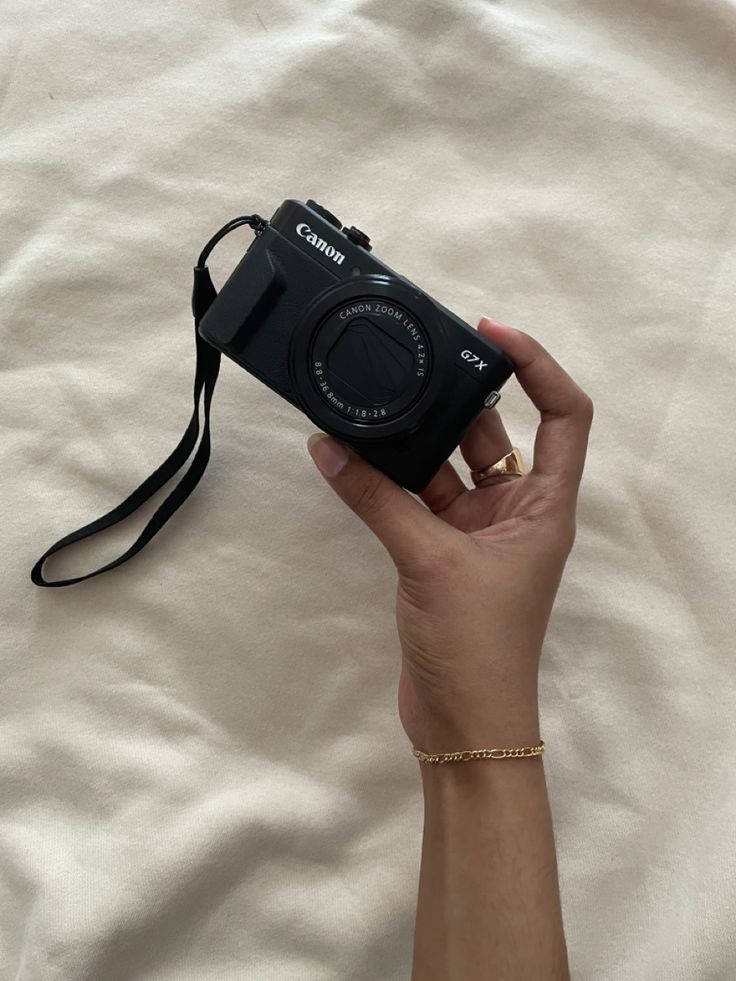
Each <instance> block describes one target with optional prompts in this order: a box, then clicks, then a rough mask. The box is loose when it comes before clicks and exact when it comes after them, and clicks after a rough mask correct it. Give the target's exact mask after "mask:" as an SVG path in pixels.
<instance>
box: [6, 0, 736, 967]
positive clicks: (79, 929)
mask: <svg viewBox="0 0 736 981" xmlns="http://www.w3.org/2000/svg"><path fill="white" fill-rule="evenodd" d="M0 13H1V14H2V17H1V18H0V20H1V22H2V24H3V28H2V35H1V36H2V42H1V43H2V62H1V63H0V85H1V91H2V106H1V107H0V131H1V133H2V138H1V140H0V174H1V175H2V176H1V178H0V179H1V181H2V200H1V201H0V207H1V208H2V244H1V245H0V260H1V264H0V287H1V289H2V309H3V371H2V385H3V388H2V398H1V399H0V422H1V423H2V429H3V440H2V453H3V465H2V494H1V496H0V508H1V509H2V511H1V514H2V532H3V552H2V554H3V563H4V567H5V568H4V580H3V581H4V589H3V595H2V604H3V605H2V616H3V658H2V662H1V664H2V686H1V687H0V977H2V978H3V979H9V981H10V979H14V981H130V979H136V981H190V979H191V981H194V979H197V981H200V979H206V981H234V979H256V981H346V979H349V981H384V979H399V978H406V977H408V974H409V964H410V951H411V935H412V927H413V914H414V905H415V892H416V880H417V872H418V861H419V845H420V834H421V801H420V795H419V784H418V780H417V772H416V769H417V768H416V763H415V762H414V761H413V760H412V759H411V757H410V756H409V752H408V746H407V744H406V740H405V737H404V735H403V732H402V730H401V729H400V726H399V723H398V721H397V718H396V713H395V707H394V706H395V691H394V689H395V685H396V680H397V672H398V659H397V655H398V651H397V642H396V638H395V634H394V626H393V620H392V604H393V575H392V569H391V567H390V565H389V563H388V561H387V559H386V558H385V556H384V555H383V554H382V552H381V550H380V548H379V547H378V545H377V544H376V543H375V542H374V541H373V540H372V539H371V537H370V536H369V534H368V533H367V531H366V530H365V529H364V528H363V527H362V526H361V525H360V524H359V523H358V521H357V520H356V519H355V518H354V517H353V516H352V515H351V514H349V513H348V512H346V511H345V510H344V509H343V508H342V507H341V506H340V503H339V501H337V499H336V498H335V497H334V496H333V495H332V494H331V493H330V491H329V489H328V488H327V487H325V485H324V484H323V482H322V481H321V480H320V478H319V477H318V475H317V474H316V473H315V471H314V470H313V467H312V466H311V464H310V462H309V461H308V458H307V456H306V453H305V449H304V443H305V440H306V437H307V435H308V434H309V432H310V431H311V429H312V427H311V425H310V423H309V422H308V421H307V420H306V419H305V418H303V417H302V416H300V415H299V414H298V413H296V412H295V411H294V410H292V409H291V408H290V407H289V406H288V405H287V404H286V403H284V402H282V401H281V400H280V399H279V398H278V397H277V396H275V395H274V394H272V393H271V392H269V391H268V390H266V389H265V388H263V387H262V386H260V385H259V384H258V383H257V382H255V381H254V380H253V379H252V378H250V377H249V376H247V375H246V374H245V373H244V372H242V371H241V370H240V369H239V368H237V367H236V366H234V365H232V364H230V363H228V364H225V365H224V367H223V371H222V376H221V382H220V387H219V390H218V392H217V395H216V399H215V409H214V453H213V461H212V463H211V466H210V470H209V471H208V473H207V475H206V477H205V479H204V481H203V482H202V484H201V486H200V487H199V489H198V490H197V492H196V494H195V495H194V497H193V498H192V499H191V500H190V502H188V503H187V505H186V506H185V507H184V508H183V509H182V511H181V512H180V513H179V514H178V515H177V516H176V518H175V519H174V520H173V521H172V522H171V524H170V525H169V526H168V527H167V529H166V530H165V531H164V532H162V534H161V535H160V536H159V538H158V539H157V540H156V542H155V544H154V545H153V546H151V547H150V548H149V549H147V550H146V552H144V553H143V554H142V555H141V556H139V557H138V558H137V559H136V560H135V561H133V562H131V563H130V564H128V565H127V566H126V567H124V568H123V569H121V570H119V571H117V572H115V573H112V574H110V575H107V576H103V577H101V578H98V579H96V580H94V581H91V582H89V583H87V584H84V585H82V586H79V587H74V588H73V589H70V590H48V591H40V590H38V589H36V588H35V587H33V586H32V585H31V584H30V582H29V578H28V572H29V569H30V566H31V564H32V562H33V561H34V560H35V558H36V557H37V555H38V554H40V552H41V551H42V549H43V548H44V547H45V546H46V545H48V544H49V543H50V542H51V541H53V540H55V539H56V538H57V537H59V536H60V535H61V534H62V533H65V532H66V531H68V530H70V529H72V528H74V527H76V526H78V525H79V524H81V523H83V522H84V521H86V520H88V519H90V518H92V517H94V516H96V515H97V514H99V513H101V512H102V511H103V510H105V509H107V508H108V507H111V506H112V505H113V504H115V503H117V501H118V500H119V499H121V497H122V496H123V494H124V493H126V492H127V491H128V490H129V489H131V488H132V487H133V486H134V485H135V484H136V483H138V482H139V481H140V480H141V479H142V478H143V477H144V476H146V475H147V474H148V473H149V472H150V470H151V469H153V467H154V466H155V465H157V464H158V462H159V461H160V460H161V459H162V458H163V456H164V455H166V453H168V451H169V449H170V448H171V447H172V446H173V444H174V443H175V441H176V440H177V439H178V437H179V435H180V431H181V430H182V428H183V426H184V422H185V419H186V417H187V415H188V412H189V405H190V397H191V396H190V385H191V373H192V334H191V326H190V319H189V300H188V297H189V291H190V274H191V266H192V264H193V262H194V260H195V258H196V255H197V252H198V249H199V248H200V247H201V245H202V244H203V242H204V241H205V240H206V239H207V237H208V236H209V235H210V234H211V233H212V232H213V231H214V230H216V229H217V228H218V227H219V226H220V224H222V223H223V222H224V221H225V220H227V219H228V218H230V217H232V216H234V215H236V214H239V213H243V212H249V211H253V210H255V211H259V212H261V213H263V214H265V215H270V213H271V212H272V210H274V209H275V208H276V206H277V205H278V204H279V203H280V202H281V200H282V199H283V198H285V197H300V198H302V199H305V198H306V197H314V198H316V199H317V200H319V201H321V202H322V203H324V204H325V205H326V206H327V207H328V208H330V209H331V210H334V211H335V212H336V213H337V214H339V215H340V216H341V217H342V218H343V219H344V220H346V221H347V222H348V223H355V224H356V225H358V226H359V227H361V228H364V229H365V230H366V231H367V232H368V233H369V234H370V235H371V237H372V239H373V242H374V246H375V250H376V253H377V254H378V255H379V256H380V257H381V258H382V259H384V260H385V261H387V262H388V263H389V264H391V265H392V266H394V267H395V268H397V269H398V270H399V271H401V272H403V273H405V274H406V275H407V276H409V277H410V278H411V279H413V280H414V281H416V282H419V283H420V284H422V285H423V286H424V287H425V288H426V289H427V290H428V291H429V292H430V293H431V294H433V295H434V296H436V297H437V298H438V299H439V300H441V301H442V302H444V303H445V304H446V305H447V306H449V307H450V308H452V309H453V310H456V311H457V312H458V313H459V314H460V315H462V316H464V317H465V318H467V319H468V320H470V321H472V322H475V321H476V320H477V318H478V317H479V316H480V315H482V314H485V313H487V314H491V315H493V316H495V317H497V318H498V319H501V320H505V321H506V322H509V323H512V324H515V325H518V326H521V327H524V328H526V329H528V330H529V331H531V332H532V333H534V334H535V335H537V336H538V337H539V338H540V339H541V340H542V342H543V343H545V344H546V345H547V346H548V347H549V348H550V349H551V350H552V351H553V352H554V354H555V355H556V356H557V357H558V358H559V360H560V361H561V362H562V363H563V364H564V365H565V366H566V367H567V368H568V369H569V370H570V371H571V373H572V374H573V375H574V376H575V377H576V378H577V379H578V380H579V381H580V382H581V384H582V385H583V386H584V387H586V388H587V389H588V391H589V392H590V393H591V394H592V396H593V398H594V400H595V403H596V407H597V415H596V420H595V424H594V430H593V434H592V439H591V448H590V458H589V464H588V468H587V473H586V478H585V481H584V485H583V488H582V492H581V501H580V520H579V533H578V542H577V545H576V548H575V551H574V553H573V556H572V558H571V560H570V563H569V567H568V572H567V575H566V578H565V581H564V584H563V587H562V589H561V592H560V597H559V603H558V606H557V608H556V611H555V614H554V617H553V621H552V623H551V627H550V631H549V636H548V641H547V645H546V652H545V658H544V667H543V677H542V700H543V725H544V736H545V738H546V739H547V741H548V744H549V749H550V752H549V756H548V763H547V768H548V774H549V781H550V787H551V794H552V801H553V807H554V811H555V816H556V828H557V838H558V843H559V857H560V872H561V883H562V891H563V896H564V905H565V918H566V924H567V932H568V940H569V946H570V955H571V961H572V964H573V970H574V975H575V977H576V978H580V979H586V981H587V979H604V981H662V979H667V981H693V979H702V981H729V979H734V978H736V952H735V950H734V939H733V938H734V933H733V929H734V921H735V919H736V915H735V914H736V903H735V901H734V878H735V872H736V857H735V853H736V849H735V845H736V840H735V834H734V819H735V818H736V789H735V783H734V776H733V767H732V762H733V758H734V753H735V752H736V730H735V727H734V718H735V711H734V710H735V709H736V697H735V686H736V682H735V680H734V679H735V676H736V665H735V664H734V647H733V644H734V627H735V626H736V624H735V622H734V602H733V589H734V571H735V569H734V553H735V551H736V542H735V540H734V517H735V515H734V485H735V484H736V454H734V448H735V447H734V435H733V420H734V415H735V410H736V404H735V402H736V399H735V398H734V371H735V369H736V356H735V355H734V314H735V313H736V310H735V303H734V289H733V287H734V280H735V276H736V253H735V249H734V242H735V240H736V217H735V214H736V213H735V211H734V191H735V190H736V186H735V185H736V159H735V157H736V153H735V148H736V115H735V113H734V105H735V104H736V6H735V5H734V3H733V2H732V0H697V2H691V3H686V2H683V0H647V2H646V3H642V2H641V0H588V2H573V0H569V2H562V3H558V4H544V3H539V2H533V0H518V2H516V0H513V2H512V0H499V2H485V0H457V2H454V3H439V2H436V0H423V2H414V3H410V2H389V0H325V2H316V0H311V2H309V0H299V2H296V0H275V2H271V3H266V2H265V0H262V2H261V3H260V4H259V5H258V6H257V7H256V6H254V5H253V4H251V3H247V2H236V0H215V2H213V3H210V4H207V5H201V4H198V3H194V2H193V0H179V2H176V3H174V2H168V3H167V2H163V0H162V2H159V3H153V4H141V3H134V2H132V0H119V2H118V3H115V4H112V5H111V4H100V3H91V2H84V0H68V2H67V3H65V4H53V3H50V2H41V3H39V2H30V0H6V2H5V3H4V4H3V5H2V9H1V11H0ZM247 240H248V236H247V235H246V234H245V233H242V232H241V233H237V234H235V235H233V236H232V237H231V240H229V241H228V242H226V243H224V244H223V245H222V246H221V247H220V249H219V250H218V253H217V254H216V256H215V258H214V260H213V269H214V273H215V276H216V278H218V282H222V279H223V276H224V275H225V274H226V273H227V271H228V270H229V268H231V266H232V264H233V263H234V261H235V260H236V259H237V258H238V255H239V253H240V251H242V249H243V248H244V245H245V243H246V241H247ZM501 408H502V412H503V415H504V418H505V420H506V422H507V426H508V428H509V430H510V432H511V433H512V434H513V437H514V439H515V440H516V441H517V442H518V443H519V445H520V446H521V447H522V449H523V450H524V451H525V453H526V454H527V457H528V456H529V455H530V453H531V444H532V437H533V428H534V416H533V413H532V411H531V409H530V407H529V405H528V404H527V403H526V401H525V399H524V398H523V397H522V395H521V393H520V391H519V389H518V388H517V387H516V385H515V383H511V384H509V386H508V387H507V389H506V390H505V393H504V397H503V400H502V402H501ZM134 530H135V529H134V528H133V527H128V528H127V529H125V534H126V536H127V540H130V539H131V537H132V534H133V532H134ZM122 541H123V538H122V537H119V538H116V537H114V536H113V538H112V539H110V540H108V541H107V543H103V544H101V545H100V546H99V547H96V548H95V549H90V550H87V551H86V552H84V553H82V552H81V550H80V555H79V556H78V557H76V558H74V559H72V558H71V557H70V559H69V561H68V562H65V564H64V565H63V566H61V565H60V564H57V566H56V570H57V571H63V570H67V569H69V570H70V569H72V568H81V564H82V563H83V562H87V563H88V566H87V567H89V564H90V563H91V562H92V561H93V559H94V558H95V557H99V556H101V555H103V554H105V555H111V554H113V552H114V549H115V546H116V544H117V545H120V544H121V543H122Z"/></svg>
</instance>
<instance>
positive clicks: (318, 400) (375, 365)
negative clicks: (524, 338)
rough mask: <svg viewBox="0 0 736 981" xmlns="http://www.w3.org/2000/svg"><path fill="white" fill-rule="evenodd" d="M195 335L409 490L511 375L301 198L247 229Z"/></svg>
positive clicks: (360, 239) (490, 349) (356, 234)
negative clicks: (242, 248)
mask: <svg viewBox="0 0 736 981" xmlns="http://www.w3.org/2000/svg"><path fill="white" fill-rule="evenodd" d="M199 332H200V334H201V336H202V337H203V338H204V339H205V340H206V341H207V342H208V343H209V344H211V345H212V346H213V347H215V348H217V349H218V350H220V351H222V353H223V354H226V355H227V356H228V357H229V358H231V359H232V360H233V361H235V362H236V363H237V364H239V365H240V366H241V367H243V368H245V370H246V371H248V372H250V373H251V374H252V375H254V376H255V377H256V378H258V379H259V380H260V381H262V382H263V383H264V384H266V385H268V386H269V388H271V389H273V390H274V391H275V392H277V393H278V394H279V395H280V396H281V397H282V398H285V399H287V400H288V401H289V402H291V403H292V404H293V405H294V406H296V408H298V409H300V410H301V411H302V412H304V413H305V414H306V415H307V416H309V418H310V419H311V420H312V421H313V422H314V423H315V425H316V426H318V427H319V428H320V429H322V430H323V431H324V432H326V433H329V434H331V435H333V436H335V437H337V438H338V439H340V440H341V441H342V442H344V443H346V444H348V445H349V446H351V447H352V448H353V449H354V450H355V451H356V452H357V453H359V454H360V455H361V456H362V457H363V458H364V459H366V460H367V461H368V462H369V463H371V464H372V465H373V466H375V467H377V468H378V469H380V470H382V471H383V472H384V473H386V474H387V475H388V476H389V477H391V478H392V479H393V480H395V481H396V482H397V483H399V484H401V485H402V486H404V487H406V488H408V489H409V490H411V491H414V492H418V491H421V490H422V489H423V488H424V487H425V486H426V484H427V483H428V482H429V480H430V479H431V478H432V476H433V475H434V474H435V473H436V472H437V470H438V469H439V467H440V466H441V465H442V463H443V461H444V460H445V459H447V457H448V456H449V455H450V454H451V453H452V451H453V450H454V449H455V447H456V446H457V444H458V442H459V441H460V439H461V438H462V435H463V433H464V432H465V430H466V429H467V427H468V426H469V425H470V423H471V422H472V421H473V420H474V419H475V418H476V416H477V415H478V414H479V413H480V412H481V411H482V410H483V409H484V407H489V406H491V405H493V404H495V402H496V401H497V400H498V398H499V397H500V396H499V394H498V392H499V389H500V388H501V386H502V385H503V383H504V382H505V381H506V380H507V379H508V378H509V377H510V375H511V374H512V372H513V368H514V366H513V362H512V361H511V360H510V358H509V357H508V356H507V355H506V354H504V352H503V351H502V350H501V349H500V348H499V347H497V346H496V345H495V344H492V343H491V342H490V341H488V340H486V339H485V338H483V337H482V336H481V335H479V334H478V332H477V331H475V330H473V329H472V328H471V327H470V326H468V324H466V323H464V322H463V321H462V320H460V319H459V318H458V317H456V316H455V315H454V314H453V313H451V312H450V311H449V310H447V309H446V308H445V307H443V306H442V305H441V304H439V303H437V301H436V300H433V299H432V298H431V297H430V296H428V295H427V294H426V293H424V292H422V290H420V289H419V288H418V287H416V286H415V285H414V284H413V283H411V282H409V280H408V279H406V278H405V277H404V276H400V275H398V274H397V273H395V272H394V271H393V270H392V269H390V268H389V267H388V266H386V265H385V264H384V263H382V262H380V261H379V260H378V259H376V257H375V256H373V255H372V254H371V246H370V240H369V239H368V236H367V235H365V233H363V232H361V231H360V230H359V229H357V228H354V227H351V228H347V227H343V226H342V223H341V222H340V221H339V220H338V219H337V218H335V216H334V215H332V214H331V213H330V212H329V211H327V210H326V209H325V208H323V207H322V206H321V205H318V204H317V203H316V202H314V201H311V200H310V201H307V202H306V203H303V202H301V201H296V200H291V199H289V200H286V201H284V202H283V204H282V205H281V206H280V207H279V208H278V209H277V210H276V212H275V213H274V215H273V217H272V218H271V220H270V222H268V223H267V224H265V227H263V228H262V229H261V230H259V231H258V232H257V235H256V238H254V240H253V242H252V243H251V245H250V247H249V248H248V250H247V252H246V253H245V255H244V256H243V258H242V259H241V260H240V262H239V263H238V265H237V266H236V268H235V269H234V270H233V272H232V274H231V275H230V277H229V278H228V280H227V282H226V283H225V285H224V286H223V287H222V289H221V290H220V292H219V294H218V295H217V297H216V298H215V300H214V301H213V303H212V305H211V306H210V308H209V310H208V311H207V313H206V314H205V316H204V317H203V318H202V320H201V322H200V324H199ZM492 462H493V461H492V460H491V461H489V463H492Z"/></svg>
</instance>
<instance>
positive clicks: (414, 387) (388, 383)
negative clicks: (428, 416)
mask: <svg viewBox="0 0 736 981" xmlns="http://www.w3.org/2000/svg"><path fill="white" fill-rule="evenodd" d="M309 367H310V372H311V378H312V382H313V384H314V387H315V389H316V391H317V392H318V393H319V395H320V397H321V398H322V400H323V401H324V402H325V403H326V404H327V405H328V406H329V407H330V408H331V409H332V411H333V412H336V413H337V414H338V415H340V416H342V417H343V418H345V419H349V420H353V421H355V422H358V423H361V424H364V425H375V424H377V423H386V422H390V421H391V420H393V419H396V418H397V417H399V416H400V415H402V414H403V413H404V412H406V411H407V409H409V408H410V407H411V405H413V404H414V403H415V402H416V401H417V399H418V398H420V396H421V394H422V392H423V390H424V389H425V387H426V384H427V379H428V377H429V372H430V350H429V343H428V340H427V336H426V333H425V330H424V328H423V326H422V325H421V324H420V323H419V321H418V319H417V318H416V317H415V316H413V315H412V314H411V313H410V311H409V310H408V309H407V308H406V307H405V306H404V305H403V304H400V303H397V302H396V301H394V300H392V299H390V298H387V297H381V296H361V295H357V296H353V297H350V298H349V299H347V300H345V301H344V302H343V303H341V304H340V305H338V306H337V307H335V308H334V309H332V310H330V311H328V313H327V314H326V315H325V316H324V317H323V318H322V319H321V321H320V322H319V323H318V325H317V327H316V329H315V331H314V334H313V337H312V344H311V348H310V354H309Z"/></svg>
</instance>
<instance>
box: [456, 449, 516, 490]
mask: <svg viewBox="0 0 736 981" xmlns="http://www.w3.org/2000/svg"><path fill="white" fill-rule="evenodd" d="M525 474H526V467H525V466H524V461H523V460H522V458H521V452H520V451H519V450H518V449H517V448H516V447H515V446H514V447H512V449H511V452H510V453H507V454H506V456H503V457H501V459H500V460H499V461H498V462H497V463H492V464H491V465H490V467H483V468H482V469H481V470H471V471H470V476H471V477H472V479H473V483H474V484H475V486H476V487H477V486H478V484H480V483H481V482H484V481H487V480H492V481H494V482H497V481H499V480H504V479H505V478H506V477H523V476H524V475H525Z"/></svg>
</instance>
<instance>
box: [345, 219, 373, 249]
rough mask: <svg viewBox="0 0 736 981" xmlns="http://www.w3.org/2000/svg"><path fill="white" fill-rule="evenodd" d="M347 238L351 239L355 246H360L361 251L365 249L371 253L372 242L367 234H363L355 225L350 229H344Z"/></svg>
mask: <svg viewBox="0 0 736 981" xmlns="http://www.w3.org/2000/svg"><path fill="white" fill-rule="evenodd" d="M343 231H344V232H345V236H346V238H349V239H350V241H351V242H354V243H355V245H359V246H360V248H361V249H365V250H366V252H370V251H371V247H372V246H371V240H370V239H369V238H368V236H367V235H366V233H365V232H361V230H360V229H359V228H356V227H355V225H351V226H350V228H347V229H346V228H343Z"/></svg>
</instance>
